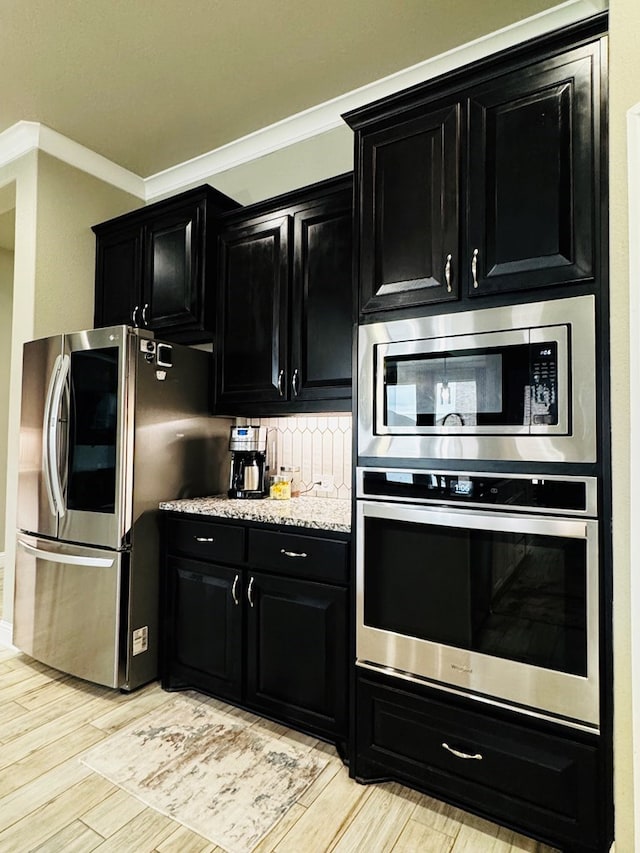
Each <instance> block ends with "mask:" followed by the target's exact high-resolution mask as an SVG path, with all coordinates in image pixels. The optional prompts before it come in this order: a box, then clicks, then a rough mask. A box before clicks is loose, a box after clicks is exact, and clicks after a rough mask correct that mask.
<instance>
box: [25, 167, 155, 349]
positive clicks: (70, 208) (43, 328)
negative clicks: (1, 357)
mask: <svg viewBox="0 0 640 853" xmlns="http://www.w3.org/2000/svg"><path fill="white" fill-rule="evenodd" d="M141 206H142V202H141V201H140V199H139V198H136V197H135V196H132V195H129V194H128V193H124V192H122V191H121V190H118V189H116V188H114V187H112V186H110V185H109V184H106V183H104V182H103V181H100V180H98V179H97V178H94V177H92V176H91V175H88V174H86V172H81V171H80V170H78V169H75V168H74V167H73V166H69V165H67V164H66V163H63V162H62V161H60V160H56V159H55V158H54V157H51V156H50V155H48V154H43V153H40V154H39V157H38V217H37V230H36V270H35V273H36V278H35V297H36V299H35V315H34V335H33V336H34V338H40V337H45V336H46V335H54V334H57V333H59V332H72V331H76V330H78V329H88V328H91V327H92V326H93V283H94V267H95V235H94V233H93V231H92V230H91V226H92V225H95V224H96V223H97V222H103V221H104V220H106V219H110V218H111V217H112V216H117V215H118V214H120V213H124V212H125V211H127V210H131V209H133V208H135V207H141Z"/></svg>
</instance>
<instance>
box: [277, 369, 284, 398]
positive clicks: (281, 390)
mask: <svg viewBox="0 0 640 853" xmlns="http://www.w3.org/2000/svg"><path fill="white" fill-rule="evenodd" d="M278 394H280V396H281V397H284V370H281V371H280V373H278Z"/></svg>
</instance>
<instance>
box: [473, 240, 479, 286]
mask: <svg viewBox="0 0 640 853" xmlns="http://www.w3.org/2000/svg"><path fill="white" fill-rule="evenodd" d="M471 275H472V276H473V286H474V287H477V286H478V250H477V249H474V250H473V256H472V258H471Z"/></svg>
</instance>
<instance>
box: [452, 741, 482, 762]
mask: <svg viewBox="0 0 640 853" xmlns="http://www.w3.org/2000/svg"><path fill="white" fill-rule="evenodd" d="M442 748H443V749H446V750H447V752H450V753H451V754H452V755H455V757H456V758H465V759H471V760H472V761H482V756H481V755H480V753H479V752H476V754H475V755H471V754H470V753H468V752H460V750H458V749H454V748H453V747H452V746H449V744H448V743H443V744H442Z"/></svg>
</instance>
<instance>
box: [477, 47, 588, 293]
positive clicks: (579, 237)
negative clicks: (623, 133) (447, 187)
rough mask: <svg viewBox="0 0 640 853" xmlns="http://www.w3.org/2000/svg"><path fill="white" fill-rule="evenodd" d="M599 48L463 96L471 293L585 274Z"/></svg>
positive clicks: (566, 279)
mask: <svg viewBox="0 0 640 853" xmlns="http://www.w3.org/2000/svg"><path fill="white" fill-rule="evenodd" d="M597 50H598V45H597V44H596V45H595V46H594V45H589V46H587V47H585V48H582V49H580V50H576V51H572V52H570V53H568V54H566V55H565V56H563V57H559V58H556V59H554V60H549V61H547V62H541V63H538V64H536V65H533V66H531V67H529V68H526V69H522V70H519V71H517V72H513V73H511V74H509V75H507V76H506V77H501V78H499V79H498V80H497V81H494V82H493V84H492V85H491V86H490V87H489V86H487V87H486V88H481V89H479V90H478V91H476V92H475V93H474V94H473V95H472V97H471V98H470V101H469V190H468V191H469V196H468V210H469V226H468V227H469V236H468V246H467V249H466V254H467V257H466V258H465V260H464V270H465V277H466V280H467V282H468V292H469V295H471V296H473V295H476V294H485V293H491V292H494V291H515V290H521V289H525V288H532V287H541V286H545V285H553V284H560V283H564V282H571V281H578V280H582V279H585V278H590V277H592V276H593V274H594V262H595V259H594V237H595V234H594V227H595V225H594V198H595V191H596V190H595V185H596V181H597V175H598V159H597V157H596V142H595V136H594V119H595V113H594V99H593V95H594V86H593V79H594V74H595V72H596V67H595V65H596V59H597ZM595 91H597V89H596V90H595Z"/></svg>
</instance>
